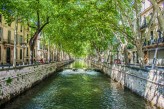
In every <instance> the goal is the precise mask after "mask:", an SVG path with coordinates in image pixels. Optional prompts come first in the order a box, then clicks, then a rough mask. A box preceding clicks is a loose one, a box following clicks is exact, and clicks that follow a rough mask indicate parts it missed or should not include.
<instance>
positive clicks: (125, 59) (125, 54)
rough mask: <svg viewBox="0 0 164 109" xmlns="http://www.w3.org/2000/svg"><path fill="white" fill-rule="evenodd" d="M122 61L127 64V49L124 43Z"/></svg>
mask: <svg viewBox="0 0 164 109" xmlns="http://www.w3.org/2000/svg"><path fill="white" fill-rule="evenodd" d="M124 61H125V65H128V64H129V60H128V50H127V46H126V45H124Z"/></svg>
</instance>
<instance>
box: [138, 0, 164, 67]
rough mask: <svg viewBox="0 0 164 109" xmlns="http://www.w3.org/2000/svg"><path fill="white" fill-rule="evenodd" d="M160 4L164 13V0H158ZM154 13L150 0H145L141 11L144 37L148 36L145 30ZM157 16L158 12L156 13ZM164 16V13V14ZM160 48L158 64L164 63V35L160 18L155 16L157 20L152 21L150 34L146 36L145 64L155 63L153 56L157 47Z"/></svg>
mask: <svg viewBox="0 0 164 109" xmlns="http://www.w3.org/2000/svg"><path fill="white" fill-rule="evenodd" d="M158 5H159V6H160V8H161V10H162V11H163V13H164V1H163V0H158ZM152 14H153V7H152V5H151V3H150V2H149V0H143V2H142V12H141V19H142V20H141V34H142V36H143V37H145V36H146V34H145V31H146V27H147V25H148V23H149V21H150V19H151V16H152ZM155 14H156V16H157V15H158V13H155ZM163 17H164V15H163ZM156 48H158V51H157V65H158V66H163V65H164V36H163V35H162V32H161V30H160V27H159V23H158V19H157V17H156V18H155V21H154V22H153V23H152V25H151V27H150V35H148V37H145V41H144V45H143V50H144V58H145V59H144V60H145V64H147V65H151V64H152V63H153V58H154V54H155V49H156Z"/></svg>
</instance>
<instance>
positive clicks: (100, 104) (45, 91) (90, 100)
mask: <svg viewBox="0 0 164 109" xmlns="http://www.w3.org/2000/svg"><path fill="white" fill-rule="evenodd" d="M69 68H70V69H69ZM83 68H84V69H83ZM151 108H152V107H151V106H150V105H149V104H148V103H146V101H145V100H144V99H143V98H141V97H139V96H137V95H136V94H134V93H132V92H131V91H129V90H128V89H124V88H123V87H122V86H121V85H120V84H119V83H117V82H114V81H112V80H111V79H110V78H109V77H106V76H105V75H104V74H102V73H100V72H98V71H94V70H89V69H86V65H85V66H84V65H82V66H81V67H80V66H78V65H77V64H76V62H75V63H74V64H72V65H70V66H68V67H67V68H66V69H65V70H63V71H61V72H58V73H56V74H54V75H53V76H51V77H50V78H48V79H46V80H44V81H43V82H41V83H40V84H39V85H37V86H36V87H34V88H32V89H30V90H29V91H26V92H25V93H24V94H22V95H20V96H19V97H17V98H15V99H13V100H12V101H11V102H9V103H7V104H6V105H5V107H3V108H2V109H151Z"/></svg>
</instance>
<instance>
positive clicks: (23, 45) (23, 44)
mask: <svg viewBox="0 0 164 109" xmlns="http://www.w3.org/2000/svg"><path fill="white" fill-rule="evenodd" d="M21 47H22V48H23V65H24V49H25V48H26V47H27V46H26V43H22V45H21Z"/></svg>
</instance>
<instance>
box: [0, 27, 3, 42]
mask: <svg viewBox="0 0 164 109" xmlns="http://www.w3.org/2000/svg"><path fill="white" fill-rule="evenodd" d="M2 38H3V28H1V27H0V41H1V40H2Z"/></svg>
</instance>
